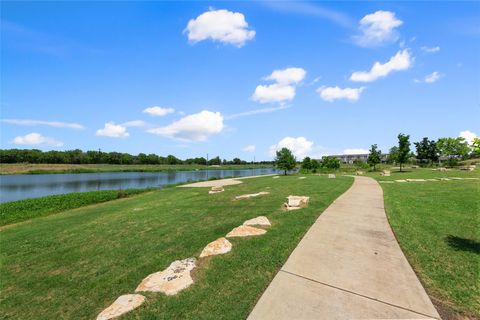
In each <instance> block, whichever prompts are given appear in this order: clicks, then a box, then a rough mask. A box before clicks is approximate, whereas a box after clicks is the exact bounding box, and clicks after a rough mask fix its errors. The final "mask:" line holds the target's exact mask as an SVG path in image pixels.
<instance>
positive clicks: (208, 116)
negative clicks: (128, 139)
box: [148, 110, 224, 141]
mask: <svg viewBox="0 0 480 320" xmlns="http://www.w3.org/2000/svg"><path fill="white" fill-rule="evenodd" d="M223 129H224V124H223V116H222V115H221V114H220V112H211V111H208V110H203V111H201V112H199V113H195V114H191V115H188V116H185V117H183V118H181V119H180V120H177V121H175V122H172V123H171V124H169V125H168V126H165V127H160V128H154V129H150V130H148V132H150V133H153V134H157V135H160V136H164V137H169V138H174V139H178V140H183V141H205V140H207V138H208V137H209V136H211V135H213V134H218V133H220V132H222V130H223Z"/></svg>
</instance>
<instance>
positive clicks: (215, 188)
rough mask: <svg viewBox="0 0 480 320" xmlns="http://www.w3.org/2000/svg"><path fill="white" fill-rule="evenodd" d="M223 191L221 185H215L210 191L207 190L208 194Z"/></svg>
mask: <svg viewBox="0 0 480 320" xmlns="http://www.w3.org/2000/svg"><path fill="white" fill-rule="evenodd" d="M223 191H225V190H224V189H223V187H222V186H215V187H212V189H211V190H210V191H208V193H209V194H215V193H219V192H223Z"/></svg>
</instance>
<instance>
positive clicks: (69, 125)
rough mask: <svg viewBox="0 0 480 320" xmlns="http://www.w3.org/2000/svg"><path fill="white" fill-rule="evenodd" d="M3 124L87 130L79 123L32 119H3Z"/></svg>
mask: <svg viewBox="0 0 480 320" xmlns="http://www.w3.org/2000/svg"><path fill="white" fill-rule="evenodd" d="M0 121H1V122H5V123H9V124H16V125H19V126H49V127H56V128H68V129H85V127H84V126H83V125H81V124H78V123H72V122H59V121H43V120H31V119H2V120H0Z"/></svg>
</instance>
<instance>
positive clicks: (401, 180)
mask: <svg viewBox="0 0 480 320" xmlns="http://www.w3.org/2000/svg"><path fill="white" fill-rule="evenodd" d="M478 179H479V178H460V177H450V178H435V179H433V178H432V179H399V180H393V181H389V180H382V181H379V182H380V183H395V182H400V183H401V182H426V181H451V180H478Z"/></svg>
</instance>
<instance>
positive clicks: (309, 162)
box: [302, 157, 312, 170]
mask: <svg viewBox="0 0 480 320" xmlns="http://www.w3.org/2000/svg"><path fill="white" fill-rule="evenodd" d="M302 169H305V170H310V169H312V159H310V157H305V158H304V159H303V161H302Z"/></svg>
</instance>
